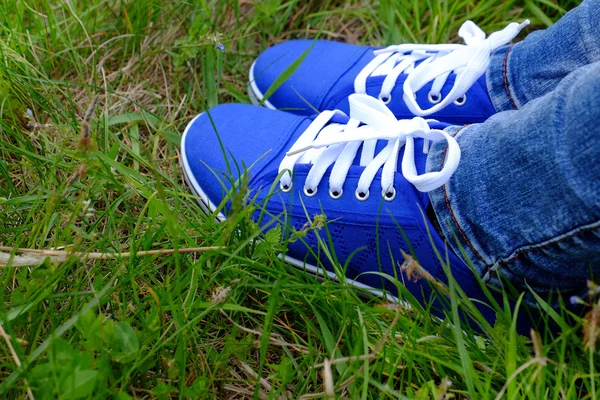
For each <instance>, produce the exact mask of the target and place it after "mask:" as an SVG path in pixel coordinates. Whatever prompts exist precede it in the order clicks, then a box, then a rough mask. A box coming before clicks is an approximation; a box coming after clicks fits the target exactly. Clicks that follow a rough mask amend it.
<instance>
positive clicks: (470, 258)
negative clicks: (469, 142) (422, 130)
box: [426, 125, 491, 281]
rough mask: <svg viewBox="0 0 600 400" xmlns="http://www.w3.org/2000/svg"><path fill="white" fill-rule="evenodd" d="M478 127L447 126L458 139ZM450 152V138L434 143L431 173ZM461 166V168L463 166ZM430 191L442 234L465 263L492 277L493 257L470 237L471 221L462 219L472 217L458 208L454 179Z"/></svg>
mask: <svg viewBox="0 0 600 400" xmlns="http://www.w3.org/2000/svg"><path fill="white" fill-rule="evenodd" d="M476 126H477V125H473V126H468V125H466V126H451V127H448V128H446V129H445V131H446V132H447V133H448V134H449V135H451V136H454V137H455V138H456V139H457V140H458V139H459V138H460V136H461V135H463V134H466V135H468V131H469V129H470V128H475V127H476ZM446 152H447V144H446V141H439V142H436V143H434V144H433V146H432V147H431V148H430V150H429V155H428V156H427V166H426V168H427V172H433V171H439V170H440V169H441V168H442V167H443V166H444V162H445V160H446ZM458 168H460V165H459V167H458ZM428 194H429V200H430V202H431V207H432V208H433V211H434V213H435V216H436V217H437V221H438V223H439V227H440V229H441V230H442V232H440V233H441V234H442V236H443V238H445V240H446V242H447V244H448V245H449V246H450V248H451V249H452V250H453V251H454V253H455V254H456V255H457V256H458V257H459V258H460V259H461V260H462V261H463V262H464V263H465V264H467V265H469V264H472V265H473V267H474V268H475V271H477V273H478V274H479V276H480V277H481V278H483V279H484V281H486V280H487V279H489V278H490V276H489V273H488V272H489V271H488V270H489V267H488V266H489V265H490V264H491V263H489V259H488V258H489V257H487V256H486V255H485V253H484V251H483V250H482V249H481V248H479V246H478V245H477V244H476V243H473V242H472V241H471V240H470V238H469V236H470V234H471V232H470V230H468V224H465V223H464V222H462V221H466V220H468V216H467V215H464V214H461V210H459V209H457V207H456V204H455V196H453V194H454V191H453V178H450V180H449V181H448V182H447V183H446V184H444V185H443V186H442V187H440V188H438V189H435V190H433V191H431V192H429V193H428ZM462 211H464V210H462ZM465 228H466V229H467V230H465ZM486 275H487V277H486Z"/></svg>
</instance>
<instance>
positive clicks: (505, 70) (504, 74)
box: [502, 46, 517, 110]
mask: <svg viewBox="0 0 600 400" xmlns="http://www.w3.org/2000/svg"><path fill="white" fill-rule="evenodd" d="M511 50H512V46H511V47H509V48H508V50H507V51H506V53H504V64H503V65H502V76H503V77H504V91H505V92H506V95H507V96H508V100H509V101H510V104H511V105H512V107H513V108H514V109H515V110H516V109H517V105H516V104H515V101H514V99H513V98H512V95H511V94H510V88H509V87H508V73H507V70H508V65H507V64H508V55H509V54H510V51H511Z"/></svg>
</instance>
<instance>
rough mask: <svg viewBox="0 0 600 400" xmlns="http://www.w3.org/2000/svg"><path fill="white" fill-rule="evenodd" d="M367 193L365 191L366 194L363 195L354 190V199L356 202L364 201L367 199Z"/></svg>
mask: <svg viewBox="0 0 600 400" xmlns="http://www.w3.org/2000/svg"><path fill="white" fill-rule="evenodd" d="M369 194H370V193H369V191H368V190H367V193H363V192H359V191H358V189H356V191H355V192H354V197H356V200H358V201H366V200H367V199H368V198H369Z"/></svg>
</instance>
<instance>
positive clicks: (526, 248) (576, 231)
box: [484, 220, 600, 276]
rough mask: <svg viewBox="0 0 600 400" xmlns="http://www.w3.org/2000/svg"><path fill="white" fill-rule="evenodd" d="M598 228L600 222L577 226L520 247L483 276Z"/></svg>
mask: <svg viewBox="0 0 600 400" xmlns="http://www.w3.org/2000/svg"><path fill="white" fill-rule="evenodd" d="M598 228H600V220H599V221H596V222H592V223H591V224H586V225H582V226H579V227H577V228H575V229H573V230H571V231H569V232H566V233H564V234H562V235H558V236H556V237H554V238H552V239H549V240H547V241H543V242H541V243H538V244H535V245H528V246H524V247H521V248H520V249H519V248H517V249H516V250H514V251H513V252H512V253H511V255H510V256H508V258H506V259H503V260H500V261H498V262H496V263H494V265H491V266H489V267H487V268H486V269H485V271H484V276H485V275H487V274H488V273H490V272H492V273H493V272H496V271H497V270H499V269H500V268H501V267H502V266H505V265H507V264H509V263H511V262H513V261H515V260H516V259H517V258H518V257H519V256H521V255H523V254H526V253H530V252H532V251H536V250H540V249H543V248H546V247H548V246H551V245H554V244H557V243H560V242H563V241H565V240H569V239H572V238H574V237H576V236H578V235H581V234H583V233H587V232H589V231H592V230H594V229H598Z"/></svg>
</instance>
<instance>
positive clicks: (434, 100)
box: [427, 92, 442, 104]
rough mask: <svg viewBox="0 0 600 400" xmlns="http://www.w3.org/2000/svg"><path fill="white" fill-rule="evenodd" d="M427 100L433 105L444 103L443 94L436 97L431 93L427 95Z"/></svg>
mask: <svg viewBox="0 0 600 400" xmlns="http://www.w3.org/2000/svg"><path fill="white" fill-rule="evenodd" d="M427 100H429V102H430V103H431V104H437V103H439V102H440V101H442V95H441V93H438V94H436V95H435V96H434V95H433V93H431V92H429V93H428V94H427Z"/></svg>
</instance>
